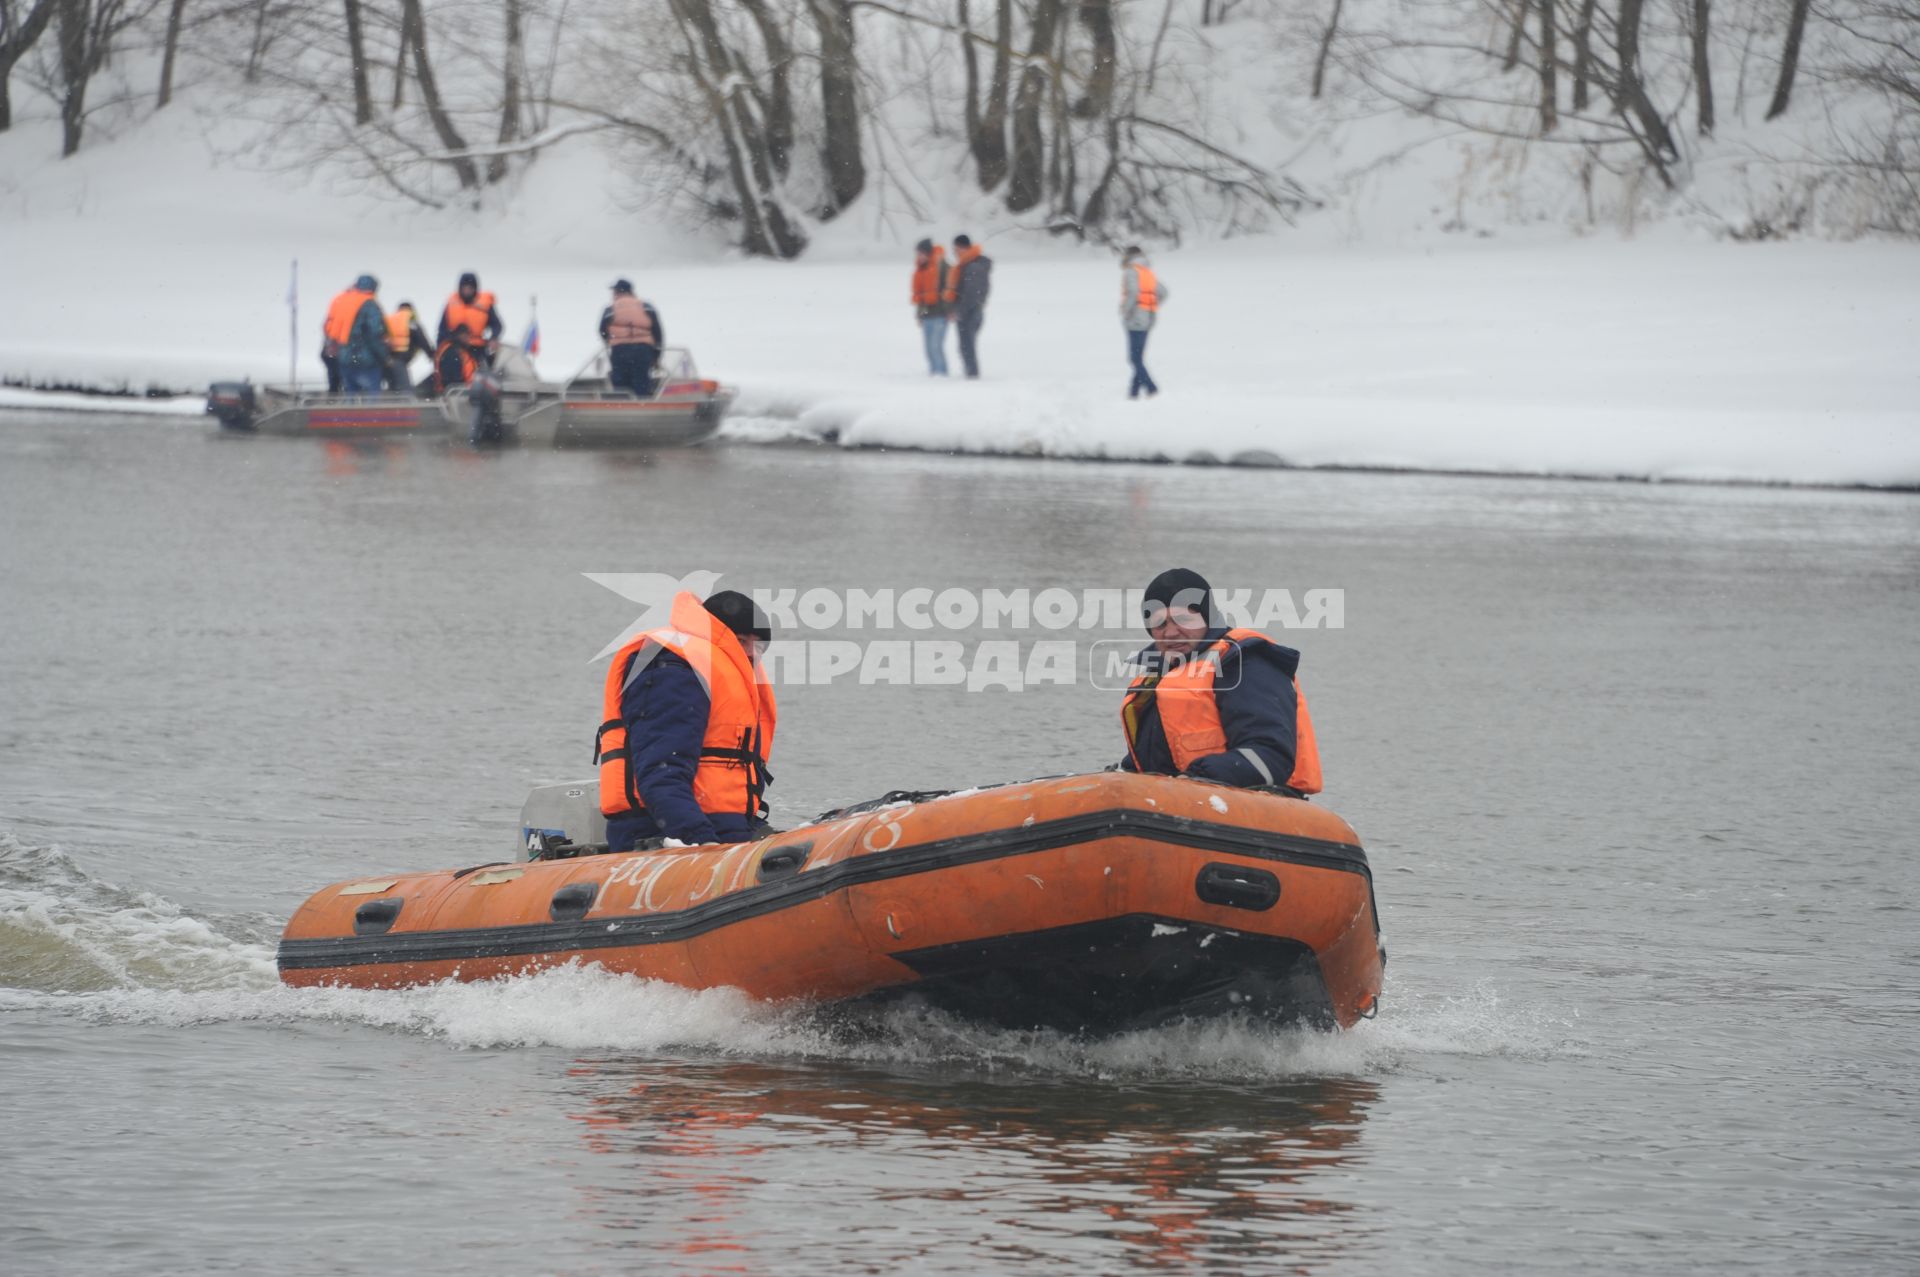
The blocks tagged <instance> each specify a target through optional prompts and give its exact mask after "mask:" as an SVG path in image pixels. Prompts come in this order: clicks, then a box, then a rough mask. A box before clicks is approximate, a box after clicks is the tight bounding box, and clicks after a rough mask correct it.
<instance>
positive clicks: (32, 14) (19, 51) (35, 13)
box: [0, 0, 56, 133]
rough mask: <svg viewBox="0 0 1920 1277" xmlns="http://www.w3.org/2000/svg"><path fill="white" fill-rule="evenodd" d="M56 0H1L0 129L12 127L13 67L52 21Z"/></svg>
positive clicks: (1, 131)
mask: <svg viewBox="0 0 1920 1277" xmlns="http://www.w3.org/2000/svg"><path fill="white" fill-rule="evenodd" d="M55 5H56V0H31V2H29V0H0V133H5V132H6V131H7V130H8V129H10V128H12V127H13V97H12V95H11V93H9V91H8V88H7V83H8V81H9V80H10V79H11V78H12V77H13V68H14V66H15V65H16V64H17V63H18V62H19V61H20V59H21V58H23V57H25V56H26V54H27V51H28V50H29V49H31V48H33V46H34V45H35V44H37V43H39V40H40V37H41V35H42V34H43V33H45V31H46V29H47V26H48V24H49V23H51V22H52V21H53V13H54V8H55Z"/></svg>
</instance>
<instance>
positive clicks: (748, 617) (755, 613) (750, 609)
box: [706, 590, 773, 643]
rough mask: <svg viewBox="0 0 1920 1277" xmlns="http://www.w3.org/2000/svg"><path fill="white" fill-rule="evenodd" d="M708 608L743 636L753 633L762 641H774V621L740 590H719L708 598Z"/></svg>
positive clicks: (724, 623)
mask: <svg viewBox="0 0 1920 1277" xmlns="http://www.w3.org/2000/svg"><path fill="white" fill-rule="evenodd" d="M706 609H707V611H709V612H711V613H713V615H714V616H715V617H716V618H718V619H719V621H720V623H721V624H722V625H724V626H726V627H727V628H728V629H730V630H732V631H733V632H734V633H735V634H738V635H739V636H740V637H742V638H745V637H747V636H748V635H752V636H753V637H754V638H757V639H759V640H760V641H761V642H762V643H771V642H773V623H772V622H770V621H769V620H768V619H767V614H766V613H765V612H762V611H761V610H760V609H759V608H758V607H756V606H755V605H754V602H753V600H752V599H750V598H748V597H747V596H746V595H744V594H742V593H740V591H738V590H721V591H719V592H718V593H716V594H714V595H713V596H712V597H711V598H709V599H708V600H707V602H706Z"/></svg>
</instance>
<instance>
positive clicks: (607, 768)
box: [593, 590, 777, 851]
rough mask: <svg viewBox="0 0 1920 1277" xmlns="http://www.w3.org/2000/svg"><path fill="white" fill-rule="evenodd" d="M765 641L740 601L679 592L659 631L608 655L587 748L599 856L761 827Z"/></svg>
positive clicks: (767, 688)
mask: <svg viewBox="0 0 1920 1277" xmlns="http://www.w3.org/2000/svg"><path fill="white" fill-rule="evenodd" d="M772 639H773V628H772V626H771V625H770V624H768V621H767V618H766V616H765V614H763V613H762V612H761V611H760V610H759V609H758V608H756V607H755V606H754V605H753V600H752V599H750V598H748V597H747V596H746V595H744V594H741V593H739V592H738V591H736V590H721V591H720V592H719V593H717V594H715V595H714V596H713V597H712V598H710V599H708V600H707V601H706V602H705V603H702V602H700V600H699V599H697V598H695V597H694V596H693V595H692V594H689V593H686V592H684V591H683V592H681V593H680V594H677V595H675V596H674V600H673V610H672V613H671V615H670V617H669V619H668V622H667V624H666V625H664V626H662V627H660V628H659V629H655V630H649V631H648V632H647V633H645V634H642V635H640V636H639V637H638V638H636V639H634V640H633V641H632V642H631V643H629V644H627V645H626V646H625V647H623V648H621V649H620V650H619V652H617V653H615V654H614V658H613V664H612V665H611V666H610V667H609V668H608V670H607V684H606V692H605V695H604V697H603V698H602V704H601V714H600V718H601V723H600V731H599V733H598V734H597V735H596V737H595V738H594V749H593V754H594V760H595V761H596V762H597V763H598V764H599V767H600V811H601V813H602V814H604V815H605V816H606V818H607V846H608V849H609V850H612V851H631V850H633V849H634V848H636V847H638V846H642V845H643V844H647V843H649V841H650V840H657V839H671V840H673V841H675V842H679V843H685V844H687V845H688V846H697V845H700V844H703V843H716V842H744V841H746V840H747V839H749V838H757V837H760V836H761V835H762V834H763V833H764V832H765V831H766V815H767V806H766V802H765V800H764V797H763V795H764V793H765V791H766V787H767V785H768V783H769V782H771V781H772V779H773V777H772V776H771V775H769V774H768V772H767V758H768V757H769V756H770V755H771V754H772V752H773V728H774V720H775V717H776V713H777V711H776V708H775V705H774V698H773V688H772V686H771V685H770V684H769V683H768V682H767V679H766V675H765V673H764V671H763V669H762V667H761V665H760V654H761V652H762V651H764V650H765V648H766V645H767V644H768V643H769V642H771V641H772ZM654 845H658V844H654Z"/></svg>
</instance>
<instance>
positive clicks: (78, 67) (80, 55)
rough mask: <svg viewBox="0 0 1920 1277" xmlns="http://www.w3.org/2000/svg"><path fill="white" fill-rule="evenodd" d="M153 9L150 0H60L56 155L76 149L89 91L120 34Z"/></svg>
mask: <svg viewBox="0 0 1920 1277" xmlns="http://www.w3.org/2000/svg"><path fill="white" fill-rule="evenodd" d="M149 8H151V0H149V3H147V4H144V5H136V4H135V3H134V0H58V8H57V11H56V13H55V15H54V16H55V31H56V36H57V40H58V44H59V58H58V88H57V96H58V97H59V100H60V155H61V157H62V158H65V157H66V156H69V155H72V154H74V153H75V152H76V151H78V150H79V149H80V139H81V136H82V134H83V132H84V131H85V128H86V121H87V89H88V86H89V85H91V84H92V82H93V77H94V75H95V74H96V73H97V72H98V71H99V70H100V68H101V67H103V66H105V65H106V62H107V58H108V56H109V55H110V54H111V53H112V52H113V49H114V46H115V45H116V44H117V43H118V41H119V39H120V36H121V34H122V33H123V32H124V31H125V30H126V29H127V28H128V27H130V26H132V25H133V24H134V23H136V22H138V21H139V20H140V19H141V18H143V17H145V16H146V14H147V11H148V9H149Z"/></svg>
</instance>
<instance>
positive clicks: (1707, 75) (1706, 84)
mask: <svg viewBox="0 0 1920 1277" xmlns="http://www.w3.org/2000/svg"><path fill="white" fill-rule="evenodd" d="M1710 2H1711V0H1693V85H1694V91H1695V93H1697V94H1698V95H1699V106H1700V136H1701V137H1712V136H1713V64H1712V62H1711V61H1710V60H1709V59H1708V57H1707V36H1708V33H1709V31H1710V29H1711V28H1710V25H1709V23H1710V17H1711V15H1710V14H1709V6H1710Z"/></svg>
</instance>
